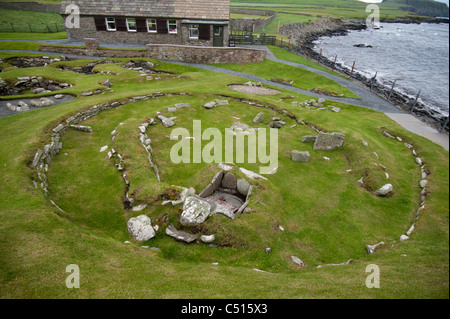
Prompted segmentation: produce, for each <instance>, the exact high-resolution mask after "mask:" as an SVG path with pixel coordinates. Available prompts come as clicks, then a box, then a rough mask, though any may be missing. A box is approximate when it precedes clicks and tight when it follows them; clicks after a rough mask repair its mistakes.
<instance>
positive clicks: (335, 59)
mask: <svg viewBox="0 0 450 319" xmlns="http://www.w3.org/2000/svg"><path fill="white" fill-rule="evenodd" d="M336 61H337V54H336V56H335V57H334V62H333V68H332V70H333V71H334V69H335V68H336Z"/></svg>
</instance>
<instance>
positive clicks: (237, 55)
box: [147, 44, 267, 64]
mask: <svg viewBox="0 0 450 319" xmlns="http://www.w3.org/2000/svg"><path fill="white" fill-rule="evenodd" d="M147 48H148V55H149V57H150V58H153V59H157V60H167V61H177V62H189V63H201V64H221V63H250V62H253V63H257V62H263V61H264V59H265V58H266V55H267V53H266V51H264V50H255V49H246V48H217V47H207V48H206V47H196V46H180V45H158V44H149V45H147Z"/></svg>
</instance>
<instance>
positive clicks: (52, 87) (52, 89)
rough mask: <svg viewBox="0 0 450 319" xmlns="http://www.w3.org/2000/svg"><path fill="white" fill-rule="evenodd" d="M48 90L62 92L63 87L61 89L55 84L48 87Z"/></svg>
mask: <svg viewBox="0 0 450 319" xmlns="http://www.w3.org/2000/svg"><path fill="white" fill-rule="evenodd" d="M47 90H50V91H52V92H53V91H59V90H62V87H60V86H59V85H55V84H50V85H49V86H47Z"/></svg>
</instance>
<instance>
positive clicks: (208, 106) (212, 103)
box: [203, 102, 216, 110]
mask: <svg viewBox="0 0 450 319" xmlns="http://www.w3.org/2000/svg"><path fill="white" fill-rule="evenodd" d="M215 106H216V102H209V103H206V104H205V105H203V107H204V108H205V109H208V110H210V109H212V108H214V107H215Z"/></svg>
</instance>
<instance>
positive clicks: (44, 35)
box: [0, 31, 67, 40]
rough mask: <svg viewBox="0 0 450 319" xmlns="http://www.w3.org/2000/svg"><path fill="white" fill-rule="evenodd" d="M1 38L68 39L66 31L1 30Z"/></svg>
mask: <svg viewBox="0 0 450 319" xmlns="http://www.w3.org/2000/svg"><path fill="white" fill-rule="evenodd" d="M0 39H1V40H59V39H67V33H66V31H63V32H53V33H34V32H33V33H30V32H0Z"/></svg>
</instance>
